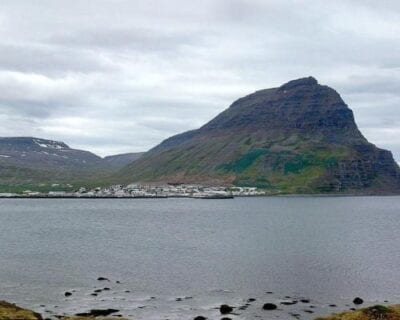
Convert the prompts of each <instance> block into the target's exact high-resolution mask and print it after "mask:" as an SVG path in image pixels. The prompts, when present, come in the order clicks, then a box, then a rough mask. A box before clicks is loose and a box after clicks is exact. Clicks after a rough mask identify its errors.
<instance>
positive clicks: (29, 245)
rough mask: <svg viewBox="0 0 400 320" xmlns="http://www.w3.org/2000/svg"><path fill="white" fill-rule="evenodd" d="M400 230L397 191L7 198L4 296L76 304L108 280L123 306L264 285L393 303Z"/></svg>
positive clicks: (1, 218)
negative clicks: (212, 197)
mask: <svg viewBox="0 0 400 320" xmlns="http://www.w3.org/2000/svg"><path fill="white" fill-rule="evenodd" d="M399 230H400V197H269V198H236V199H233V200H195V199H148V200H147V199H141V200H139V199H135V200H130V199H129V200H120V199H118V200H109V199H107V200H106V199H104V200H71V199H65V200H62V199H59V200H46V199H43V200H39V199H37V200H27V199H26V200H25V199H24V200H22V199H21V200H15V199H3V200H0V263H1V266H0V288H1V291H0V299H4V300H9V301H13V302H17V303H20V304H22V305H24V306H28V307H34V308H36V309H37V306H38V305H39V304H45V305H48V306H55V305H58V306H59V307H60V308H64V310H68V308H70V310H79V307H81V308H82V306H87V307H90V306H92V303H95V302H96V301H95V300H96V299H98V300H97V302H96V303H99V301H100V298H94V297H90V292H93V290H94V287H96V286H97V287H101V286H111V287H112V290H114V291H115V293H114V297H113V298H111V293H110V296H109V299H108V300H107V299H106V298H104V299H103V301H109V302H110V303H111V304H114V306H115V307H117V308H118V307H119V306H118V303H119V302H118V299H117V298H116V297H119V298H120V300H121V301H122V300H124V301H126V300H129V299H128V297H127V294H126V295H125V296H124V297H122V296H123V292H125V291H126V290H129V291H130V292H131V293H130V294H131V295H132V296H131V304H130V305H131V306H132V305H134V304H133V301H135V298H136V299H139V297H140V299H142V300H141V303H142V304H143V303H144V301H145V300H146V297H150V296H154V297H165V299H166V301H168V299H171V301H172V300H173V299H174V298H175V297H180V296H191V297H209V296H218V295H219V294H221V295H223V294H224V293H227V292H228V293H230V294H231V296H234V297H242V298H247V297H250V296H257V297H262V295H263V294H265V292H266V291H272V292H274V294H277V295H280V296H285V295H299V296H304V297H312V298H313V299H319V301H324V302H327V303H328V302H335V301H339V300H343V301H347V300H348V301H351V299H352V298H353V297H355V296H362V297H363V298H364V299H366V300H368V301H383V300H384V299H388V300H390V301H396V302H398V301H399V299H400V291H399V288H400V268H399V266H400V232H399ZM99 276H105V277H107V278H109V279H110V280H111V282H109V283H104V284H99V283H98V281H97V280H96V279H97V277H99ZM115 281H120V282H121V284H116V283H115ZM72 289H75V290H76V293H74V295H73V298H75V299H76V300H73V299H72V298H71V299H65V298H64V292H65V291H66V290H72ZM275 298H277V297H275ZM91 299H93V301H92V300H91ZM153 299H154V298H153ZM263 299H264V298H263ZM221 300H223V299H221ZM138 301H139V300H136V302H138ZM221 302H222V301H221ZM121 303H122V302H121ZM210 303H211V304H212V303H214V302H210ZM215 303H217V301H215ZM138 304H140V303H138ZM66 306H67V307H66ZM48 308H51V307H48Z"/></svg>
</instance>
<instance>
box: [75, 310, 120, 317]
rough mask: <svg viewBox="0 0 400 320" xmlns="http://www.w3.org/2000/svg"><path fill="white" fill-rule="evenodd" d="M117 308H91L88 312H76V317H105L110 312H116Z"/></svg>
mask: <svg viewBox="0 0 400 320" xmlns="http://www.w3.org/2000/svg"><path fill="white" fill-rule="evenodd" d="M117 312H119V310H117V309H92V310H90V311H89V312H82V313H77V314H76V315H77V316H78V317H107V316H109V315H110V314H113V313H117Z"/></svg>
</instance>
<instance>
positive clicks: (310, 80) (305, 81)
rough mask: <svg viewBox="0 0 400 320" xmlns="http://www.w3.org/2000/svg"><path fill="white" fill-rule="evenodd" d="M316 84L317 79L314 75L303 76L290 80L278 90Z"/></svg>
mask: <svg viewBox="0 0 400 320" xmlns="http://www.w3.org/2000/svg"><path fill="white" fill-rule="evenodd" d="M316 85H318V81H317V79H315V78H314V77H311V76H310V77H305V78H300V79H295V80H291V81H289V82H287V83H285V84H283V85H282V86H280V87H279V90H290V89H294V88H297V87H311V86H316Z"/></svg>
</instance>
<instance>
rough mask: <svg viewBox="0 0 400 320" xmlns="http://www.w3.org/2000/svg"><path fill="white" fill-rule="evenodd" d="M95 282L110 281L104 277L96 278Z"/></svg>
mask: <svg viewBox="0 0 400 320" xmlns="http://www.w3.org/2000/svg"><path fill="white" fill-rule="evenodd" d="M97 281H110V279H108V278H104V277H98V278H97Z"/></svg>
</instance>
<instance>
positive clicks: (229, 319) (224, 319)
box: [221, 318, 232, 320]
mask: <svg viewBox="0 0 400 320" xmlns="http://www.w3.org/2000/svg"><path fill="white" fill-rule="evenodd" d="M221 320H232V319H231V318H222V319H221Z"/></svg>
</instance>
